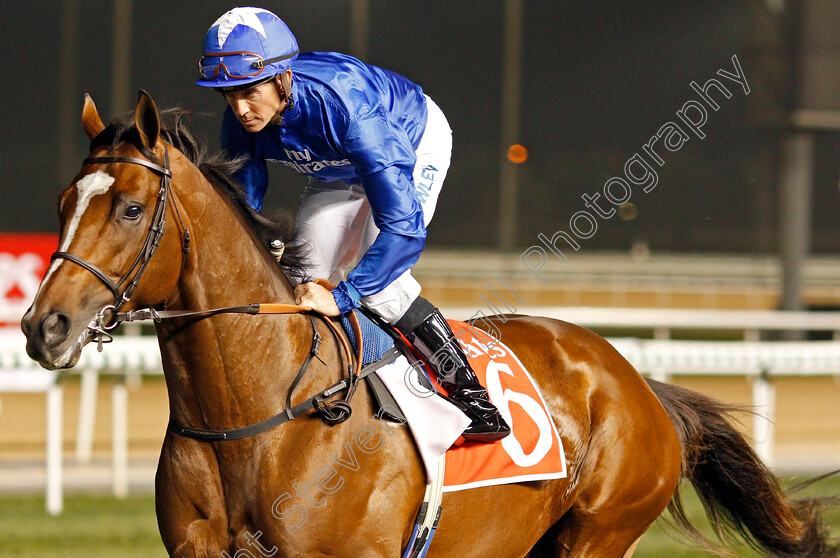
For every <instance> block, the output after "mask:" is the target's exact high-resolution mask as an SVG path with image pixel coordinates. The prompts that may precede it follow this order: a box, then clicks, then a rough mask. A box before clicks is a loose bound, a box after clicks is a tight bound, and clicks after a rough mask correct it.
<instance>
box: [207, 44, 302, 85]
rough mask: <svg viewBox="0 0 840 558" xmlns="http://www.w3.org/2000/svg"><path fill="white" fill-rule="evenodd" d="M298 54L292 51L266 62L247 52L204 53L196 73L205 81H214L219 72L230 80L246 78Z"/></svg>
mask: <svg viewBox="0 0 840 558" xmlns="http://www.w3.org/2000/svg"><path fill="white" fill-rule="evenodd" d="M297 54H298V51H297V50H296V51H294V52H292V53H289V54H284V55H283V56H275V57H274V58H269V59H268V60H265V59H263V57H262V56H260V55H259V54H255V53H253V52H247V51H236V52H205V53H204V55H203V56H202V57H201V60H199V61H198V71H199V72H200V73H201V77H202V78H203V79H205V80H208V81H210V80H214V79H216V77H217V76H218V75H219V72H220V71H224V73H226V74H227V75H228V77H230V78H234V79H237V78H247V77H253V76H256V75H258V74H260V73H261V72H262V71H263V70H264V69H265V67H266V66H268V65H269V64H273V63H275V62H280V61H281V60H288V59H289V58H293V57H294V56H296V55H297Z"/></svg>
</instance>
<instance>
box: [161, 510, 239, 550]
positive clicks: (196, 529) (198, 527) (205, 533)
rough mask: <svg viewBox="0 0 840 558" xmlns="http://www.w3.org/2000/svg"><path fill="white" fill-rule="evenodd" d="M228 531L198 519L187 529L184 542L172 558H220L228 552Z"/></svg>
mask: <svg viewBox="0 0 840 558" xmlns="http://www.w3.org/2000/svg"><path fill="white" fill-rule="evenodd" d="M225 532H226V530H225V529H224V528H221V529H220V528H218V526H214V525H213V524H212V522H211V521H209V520H207V519H197V520H195V521H193V522H192V523H190V524H189V526H187V528H186V533H185V537H184V541H183V542H182V543H181V544H179V545H178V547H177V548H176V549H175V550H174V551H172V552H170V556H171V557H172V558H219V557H220V556H222V551H225V550H228V549H229V548H230V545H229V544H227V537H226V536H225Z"/></svg>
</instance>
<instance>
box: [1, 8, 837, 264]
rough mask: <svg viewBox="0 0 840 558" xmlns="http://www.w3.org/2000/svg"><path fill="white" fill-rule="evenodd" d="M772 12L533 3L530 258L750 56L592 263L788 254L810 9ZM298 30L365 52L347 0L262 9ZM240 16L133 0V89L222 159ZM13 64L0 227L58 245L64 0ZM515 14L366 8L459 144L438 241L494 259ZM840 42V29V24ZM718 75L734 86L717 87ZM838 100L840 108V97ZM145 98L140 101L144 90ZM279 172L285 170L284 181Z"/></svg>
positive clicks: (101, 94) (16, 51) (17, 34)
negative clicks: (508, 30) (228, 61)
mask: <svg viewBox="0 0 840 558" xmlns="http://www.w3.org/2000/svg"><path fill="white" fill-rule="evenodd" d="M768 4H769V3H766V2H760V1H747V2H705V1H704V2H672V1H650V2H638V1H637V2H629V1H628V2H622V1H611V2H607V1H586V2H549V1H529V0H526V1H525V2H524V33H523V35H524V41H523V57H522V82H521V86H522V102H521V119H522V124H521V139H520V140H519V143H522V144H523V145H525V146H526V147H527V148H528V150H529V159H528V160H527V162H525V163H524V164H522V165H520V166H519V168H518V172H519V173H520V192H519V212H518V226H517V237H516V245H517V246H521V247H525V246H528V245H530V244H533V243H534V242H535V238H536V235H537V234H538V233H540V232H542V233H544V234H546V235H547V236H551V234H552V233H553V232H554V231H556V230H560V229H563V230H569V225H568V223H569V217H571V215H572V214H574V213H575V212H576V211H579V210H581V209H584V206H583V202H582V200H581V198H580V196H581V194H583V193H584V192H589V193H594V192H598V191H600V190H601V186H602V184H603V183H604V181H605V180H607V179H608V178H609V177H611V176H620V175H621V174H622V171H623V166H624V162H625V161H626V160H627V159H628V158H629V157H630V156H632V155H633V154H634V153H636V152H639V153H641V149H642V146H643V145H644V144H645V143H646V142H647V141H648V139H649V138H650V137H651V136H652V135H653V134H654V133H655V132H656V131H657V130H658V129H659V127H660V126H662V125H663V124H664V123H665V122H667V121H669V120H670V121H677V120H676V116H675V112H676V111H677V110H678V109H679V108H680V107H681V106H682V104H683V103H685V102H686V101H688V100H689V99H697V98H698V95H697V94H696V93H695V92H694V91H693V90H692V89H691V88H690V86H689V84H690V83H691V81H692V80H693V81H697V82H698V83H700V84H703V83H705V82H706V80H708V79H710V78H712V77H716V76H715V72H716V71H717V70H718V69H721V68H723V69H726V70H728V71H732V62H731V57H732V56H733V55H737V56H738V58H739V60H740V62H741V66H742V68H743V71H744V73H745V74H746V77H747V80H748V81H749V84H750V87H751V89H752V92H751V93H750V95H749V96H745V95H744V93H743V91H742V90H741V89H740V87H739V86H738V85H737V84H735V83H734V82H729V81H726V80H723V81H724V82H725V83H726V85H727V86H728V87H729V86H730V83H731V85H732V86H731V87H730V90H731V91H732V92H733V96H732V98H731V99H729V100H720V104H721V109H720V110H719V111H717V112H710V114H709V121H708V123H707V125H706V126H705V128H704V130H705V132H706V134H707V137H706V138H705V139H703V140H700V139H698V138H697V137H694V136H692V138H691V139H690V140H689V141H688V142H687V143H686V144H685V146H684V147H683V148H682V149H681V150H680V151H679V152H677V153H668V154H667V156H665V155H663V158H665V160H666V164H665V166H664V167H661V168H659V169H658V174H659V185H658V186H657V187H656V189H655V190H653V191H652V192H650V193H649V194H643V193H641V189H637V190H636V191H634V193H633V198H632V200H631V201H632V202H633V203H635V205H636V210H637V211H638V216H637V217H636V218H635V219H633V220H629V221H624V220H622V219H620V218H618V217H614V218H612V219H611V220H609V221H603V220H599V228H598V232H597V234H596V235H595V236H593V237H592V238H590V239H588V240H585V241H582V245H583V248H584V249H590V248H596V249H619V250H625V249H629V248H630V246H631V245H632V244H633V243H634V242H638V241H643V242H646V243H647V244H648V245H649V246H650V247H651V248H652V249H654V250H668V251H717V252H772V251H775V250H777V248H778V238H777V236H778V235H777V229H778V227H777V219H778V217H777V215H778V207H777V199H778V194H777V189H778V174H779V173H778V166H779V161H778V160H779V144H780V138H781V137H782V134H783V133H785V128H784V127H783V126H780V125H779V124H778V123H777V122H776V121H775V118H774V116H775V114H776V113H778V112H782V111H784V110H786V109H787V108H790V106H791V99H792V98H793V95H792V91H793V89H792V85H791V84H792V83H793V81H794V77H795V75H796V73H795V72H796V70H795V65H794V64H793V63H792V62H791V60H793V58H792V53H794V52H795V50H796V41H794V40H793V39H791V37H792V36H793V34H792V33H790V31H789V30H790V28H791V26H792V24H791V22H792V21H793V20H794V19H795V14H796V11H795V9H793V8H790V9H788V8H786V9H785V10H784V11H782V12H776V11H774V10H771V9H769V8H768ZM260 6H261V7H265V8H268V9H271V10H272V11H274V12H275V13H277V14H278V15H279V16H280V17H281V18H283V19H284V20H285V21H286V22H287V23H288V24H289V26H290V28H291V29H292V31H293V32H294V33H295V34H296V36H297V38H298V42H299V44H300V46H301V50H303V51H307V50H335V51H343V52H348V51H349V50H350V30H349V25H350V24H349V21H350V17H349V16H350V3H349V2H347V1H337V0H316V1H313V0H307V1H306V2H300V1H294V2H292V1H277V2H262V3H261V4H260ZM231 7H232V4H231V3H230V2H228V1H226V2H220V1H203V2H165V1H161V0H146V1H145V2H137V1H135V2H134V7H133V25H132V28H131V44H132V49H131V50H132V54H131V90H132V92H134V91H136V90H137V89H139V88H144V89H146V90H148V91H149V92H150V93H151V94H152V96H153V97H154V98H155V100H156V102H157V104H158V106H159V107H169V106H173V105H180V106H183V107H186V108H189V109H191V110H194V111H198V112H205V113H207V116H196V117H194V118H193V119H192V121H191V122H192V124H191V127H192V129H193V130H195V131H197V132H199V134H200V135H202V136H204V137H206V138H207V140H208V142H209V143H210V144H211V146H213V147H214V148H215V147H217V146H218V137H217V135H218V125H219V122H220V116H221V112H222V110H223V108H224V103H223V99H222V98H221V97H220V96H218V95H217V94H215V93H212V92H210V91H207V90H204V89H200V88H198V87H196V86H195V85H194V80H195V79H196V77H197V70H196V61H197V59H198V57H199V56H200V51H201V44H202V40H203V37H204V34H205V32H206V30H207V28H208V27H209V26H210V24H211V23H213V21H215V19H216V18H217V17H218V16H219V15H221V14H222V13H223V12H224V11H226V10H227V9H229V8H231ZM80 10H81V12H80V17H79V21H80V37H81V43H80V46H79V48H80V50H79V53H78V54H79V56H78V67H79V72H78V75H77V76H76V77H77V79H76V82H77V84H78V88H77V90H76V91H73V92H72V94H73V95H74V96H75V98H77V99H78V103H77V108H76V109H74V110H76V111H77V112H76V115H74V116H73V118H74V119H75V120H78V115H79V114H80V112H81V106H82V100H83V93H84V92H89V93H90V94H91V95H92V96H93V98H94V100H95V101H96V103H97V106H98V108H99V111H100V114H101V115H102V116H103V119H105V120H107V119H108V118H109V117H111V116H113V109H112V107H111V106H109V105H110V97H111V92H110V83H111V76H110V71H111V42H112V40H113V39H112V26H111V20H112V16H113V5H112V2H110V1H106V0H89V1H86V2H84V3H82V4H81V8H80ZM0 17H2V26H3V33H2V34H0V49H2V52H3V54H4V56H3V60H4V68H3V76H4V78H5V79H4V81H5V83H4V85H3V87H2V92H0V95H2V108H3V110H2V112H1V113H0V134H2V149H0V166H2V169H3V173H2V188H3V193H4V196H3V202H2V209H0V230H2V231H56V230H57V226H58V223H57V219H56V199H57V195H58V193H59V192H60V191H61V190H62V189H63V188H65V187H66V186H67V185H68V184H69V182H70V181H71V179H72V178H73V175H74V174H75V172H76V170H77V168H78V165H76V166H75V167H73V168H69V169H68V168H64V169H62V168H60V165H59V164H58V156H57V153H58V150H59V133H58V130H59V125H58V122H59V111H60V106H59V98H60V96H61V95H62V94H65V93H66V91H62V88H61V83H60V79H59V55H60V49H62V48H63V45H62V44H60V41H61V25H62V9H61V3H59V2H45V1H37V0H36V1H30V2H25V3H23V2H21V3H18V2H15V3H9V4H7V5H4V9H3V15H2V16H0ZM503 17H504V15H503V3H502V2H500V1H478V0H475V1H466V0H456V1H451V0H450V1H443V0H425V1H423V2H405V1H391V0H371V1H370V19H369V28H370V35H369V49H368V52H369V54H368V56H367V59H366V61H367V62H369V63H372V64H376V65H379V66H383V67H386V68H389V69H392V70H395V71H397V72H399V73H402V74H404V75H405V76H407V77H408V78H409V79H411V80H413V81H416V82H417V83H419V84H421V85H422V86H423V88H424V89H425V91H426V92H427V93H428V94H429V95H430V96H431V97H432V98H433V99H435V100H436V102H437V103H438V104H439V105H440V106H441V108H442V109H443V111H444V112H445V113H446V115H447V117H448V118H449V121H450V124H451V126H452V129H453V130H454V141H455V144H454V153H453V161H452V167H451V169H450V172H449V175H448V177H447V180H446V185H445V187H444V190H443V194H442V196H441V199H440V202H439V204H438V209H437V212H436V214H435V218H434V221H433V223H432V226H431V227H430V229H429V241H428V243H429V245H432V246H438V247H443V246H447V247H448V246H452V247H490V248H492V247H494V246H495V245H496V239H497V221H498V219H497V214H498V209H499V208H498V180H499V166H500V159H501V158H503V157H504V153H505V151H506V148H507V146H502V145H500V140H499V136H500V132H501V125H500V113H501V108H500V106H499V105H500V99H501V84H502V82H503V80H505V79H506V76H505V75H504V73H503V72H502V69H501V67H502V53H503V40H502V37H503V30H504V25H503ZM838 28H840V27H838ZM718 79H721V78H718ZM838 93H840V92H838ZM132 95H133V93H132ZM76 129H77V134H76V135H75V136H74V138H75V141H76V145H75V147H74V148H75V149H76V151H77V155H78V158H77V159H78V163H79V164H80V163H81V159H82V158H83V157H84V155H85V154H86V153H87V145H86V136H85V135H84V133H83V131H82V129H81V126H80V125H79V126H78V127H77V128H76ZM838 153H840V138H838V135H837V134H836V133H833V132H823V133H818V134H817V146H816V161H815V182H814V193H813V204H812V220H813V229H814V230H813V242H812V245H813V246H812V248H813V251H815V252H822V253H825V252H836V251H838V250H840V235H838V234H837V233H838V229H840V226H839V225H838V220H837V219H836V217H835V215H836V214H837V211H838V209H840V199H838V163H837V154H838ZM271 166H272V167H277V165H271ZM272 174H273V178H274V180H273V183H272V185H271V187H270V190H269V194H268V196H267V199H266V207H267V208H276V207H285V208H288V209H290V210H294V208H295V207H296V203H297V199H298V196H299V194H300V191H301V188H302V184H303V177H301V176H299V175H296V174H294V173H292V172H291V171H289V170H288V169H274V170H272Z"/></svg>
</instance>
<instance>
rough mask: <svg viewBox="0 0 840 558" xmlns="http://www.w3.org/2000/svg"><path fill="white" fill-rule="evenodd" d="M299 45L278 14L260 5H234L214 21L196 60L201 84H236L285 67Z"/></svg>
mask: <svg viewBox="0 0 840 558" xmlns="http://www.w3.org/2000/svg"><path fill="white" fill-rule="evenodd" d="M297 55H298V44H297V40H296V39H295V36H294V35H293V34H292V32H291V31H290V30H289V27H288V26H287V25H286V24H285V23H284V22H283V20H281V19H280V18H279V17H277V16H276V15H274V14H273V13H271V12H270V11H268V10H263V9H261V8H234V9H232V10H230V11H229V12H227V13H225V14H224V15H222V17H220V18H219V19H217V20H216V22H215V23H213V25H211V26H210V29H209V30H208V31H207V36H206V37H205V39H204V53H203V56H202V57H201V60H200V61H199V63H198V69H199V72H200V73H201V78H200V79H199V80H198V81H196V84H197V85H200V86H202V87H239V86H242V85H246V84H248V83H253V82H256V81H261V80H264V79H265V78H266V77H270V76H274V75H277V74H279V73H282V72H285V71H286V70H288V69H289V68H290V67H291V65H292V61H293V60H294V59H295V58H297Z"/></svg>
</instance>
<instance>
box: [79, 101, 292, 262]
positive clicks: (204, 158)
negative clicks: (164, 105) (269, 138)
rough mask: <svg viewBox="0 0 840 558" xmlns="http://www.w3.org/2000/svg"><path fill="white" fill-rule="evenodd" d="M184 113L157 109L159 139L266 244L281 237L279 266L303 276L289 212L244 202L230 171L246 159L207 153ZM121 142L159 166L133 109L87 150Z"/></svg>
mask: <svg viewBox="0 0 840 558" xmlns="http://www.w3.org/2000/svg"><path fill="white" fill-rule="evenodd" d="M188 114H189V113H188V111H186V110H184V109H181V108H171V109H167V110H163V111H161V112H160V121H161V132H160V136H161V138H162V139H163V140H164V141H166V142H168V143H170V144H171V145H173V146H174V147H175V148H176V149H178V151H180V152H181V153H183V154H184V155H185V156H186V157H187V159H189V160H190V162H192V164H194V165H195V166H196V167H197V168H198V169H199V170H200V171H201V173H202V174H203V175H204V177H205V178H206V179H207V180H208V182H210V184H212V185H213V186H214V187H215V188H216V189H217V190H220V191H222V192H223V193H224V194H225V195H227V196H228V197H229V198H230V199H231V200H232V201H233V202H234V204H235V205H236V207H237V208H238V209H239V211H240V213H242V215H243V216H244V217H245V221H246V222H247V223H248V224H249V225H250V227H251V229H252V230H253V232H254V233H256V235H257V238H259V239H260V241H261V242H262V243H263V244H264V245H268V244H269V243H270V242H271V241H272V240H274V239H280V240H282V241H283V242H284V243H285V245H286V249H285V251H284V252H283V257H282V259H281V260H280V265H281V267H282V268H283V270H284V271H285V272H286V273H287V274H289V275H291V276H293V277H297V278H302V277H304V275H305V273H304V251H303V247H302V246H300V245H298V244H297V243H295V238H296V230H295V223H294V218H293V217H292V216H291V215H290V214H288V213H286V212H282V213H279V214H278V215H276V216H274V217H273V219H268V218H266V217H264V216H263V215H260V214H259V213H258V212H256V211H254V210H253V209H252V208H251V206H250V205H248V203H247V201H246V197H245V192H244V190H243V189H242V187H241V186H240V185H239V183H237V182H236V180H235V179H234V178H233V173H235V172H236V171H237V170H238V169H239V168H241V167H242V165H243V164H244V162H245V160H246V158H245V157H238V158H235V159H231V158H230V157H229V155H228V154H227V153H225V152H224V151H221V152H217V153H213V154H208V153H207V146H206V144H205V143H204V141H203V140H202V139H200V138H197V137H195V136H193V135H192V133H190V131H189V130H188V129H187V127H186V126H185V125H184V124H183V122H182V121H183V118H184V116H186V115H188ZM123 142H128V143H130V144H132V145H133V146H134V147H136V148H137V149H138V150H140V152H141V153H142V154H143V155H144V156H146V157H148V158H149V159H150V160H151V161H154V162H155V163H158V164H159V165H163V162H162V161H160V160H159V158H158V157H157V156H156V155H154V154H153V153H152V152H151V151H150V150H149V149H148V148H147V147H146V146H145V145H143V142H142V141H141V140H140V132H139V131H138V130H137V126H136V125H135V123H134V113H133V112H129V113H126V114H124V115H122V116H119V117H117V118H115V119H114V120H113V121H112V122H111V123H110V124H109V125H108V126H107V127H106V128H105V129H104V130H102V132H100V133H99V134H98V135H97V136H96V137H95V138H93V140H91V142H90V149H91V151H93V149H94V148H95V147H99V146H105V147H107V148H108V149H110V150H114V149H115V148H116V147H117V146H118V145H119V144H120V143H123Z"/></svg>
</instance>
